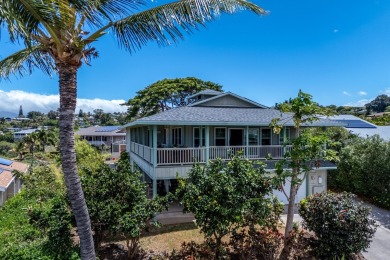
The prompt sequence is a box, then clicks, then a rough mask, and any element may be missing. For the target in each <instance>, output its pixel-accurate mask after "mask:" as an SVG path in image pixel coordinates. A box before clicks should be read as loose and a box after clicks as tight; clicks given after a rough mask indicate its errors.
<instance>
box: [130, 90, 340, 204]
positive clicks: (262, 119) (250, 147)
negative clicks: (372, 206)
mask: <svg viewBox="0 0 390 260" xmlns="http://www.w3.org/2000/svg"><path fill="white" fill-rule="evenodd" d="M190 98H191V99H192V100H193V101H194V102H193V103H191V104H190V105H188V106H185V107H178V108H174V109H170V110H167V111H164V112H161V113H158V114H155V115H152V116H148V117H144V118H140V119H138V120H135V121H133V122H131V123H129V124H127V125H125V126H124V127H123V128H124V129H126V144H127V147H126V150H127V151H128V152H129V154H130V162H131V164H132V165H136V166H137V167H138V168H139V169H141V170H142V172H143V173H144V178H145V179H146V180H147V181H149V182H151V183H152V191H153V195H156V194H157V185H158V182H159V183H164V184H165V189H166V190H168V188H169V185H170V183H171V181H172V180H175V179H176V178H177V176H179V177H186V176H187V173H188V171H189V170H190V169H191V167H192V165H193V163H194V162H195V161H196V162H199V163H201V164H208V163H209V161H210V160H213V159H216V158H222V159H224V160H228V159H229V155H230V154H231V153H232V152H233V153H235V152H237V151H242V152H243V153H244V156H245V157H246V158H249V159H253V160H265V159H266V158H267V157H268V155H271V156H272V158H273V160H272V161H267V163H268V165H267V169H268V170H269V171H272V170H273V169H274V163H275V160H278V159H281V158H282V157H283V155H284V153H285V152H286V150H289V149H291V146H284V145H283V140H284V139H285V138H286V140H288V139H290V138H294V137H295V136H296V132H295V129H294V127H293V125H294V124H293V121H292V120H290V116H291V114H290V113H281V112H280V111H278V110H275V109H271V108H268V107H266V106H264V105H261V104H259V103H257V102H254V101H252V100H249V99H247V98H244V97H241V96H239V95H237V94H234V93H231V92H226V93H222V92H218V91H214V90H206V91H201V92H199V93H197V94H195V95H193V96H191V97H190ZM281 116H282V118H284V119H286V120H287V123H286V124H285V126H284V128H283V130H282V132H281V134H275V133H274V132H273V131H272V129H271V128H270V127H269V125H270V123H271V120H272V119H273V118H277V117H281ZM336 125H340V124H339V123H337V122H335V121H332V120H328V119H321V120H320V121H316V122H313V123H312V124H311V125H310V126H313V127H316V126H318V127H323V126H336ZM331 168H332V169H334V168H335V165H333V164H326V165H320V167H319V168H318V169H313V171H312V172H311V173H310V175H309V176H307V178H306V179H305V181H304V183H303V184H302V186H301V189H300V190H299V192H298V196H297V201H299V200H300V199H302V198H303V197H305V196H306V195H309V194H312V193H316V192H320V191H323V190H326V175H327V170H328V169H331ZM275 194H276V195H277V196H278V197H279V199H280V200H281V201H283V202H284V203H286V202H287V200H286V199H285V198H284V196H283V195H282V194H281V193H280V192H278V191H275Z"/></svg>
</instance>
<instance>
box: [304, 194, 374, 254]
mask: <svg viewBox="0 0 390 260" xmlns="http://www.w3.org/2000/svg"><path fill="white" fill-rule="evenodd" d="M353 197H354V195H352V194H349V193H340V194H336V193H321V194H315V195H313V196H310V197H307V198H306V199H303V200H302V201H301V202H300V204H299V214H300V215H301V216H302V218H303V220H304V221H303V226H304V227H305V228H307V229H309V230H311V231H314V232H315V234H316V236H317V240H315V241H314V245H313V247H314V248H315V250H314V252H316V254H317V256H318V257H320V258H321V259H324V258H325V259H327V258H337V257H342V256H343V255H345V256H348V255H350V254H352V253H359V252H361V251H362V250H364V249H366V248H368V247H369V245H370V242H371V240H372V237H373V235H374V233H375V231H376V224H375V221H374V220H373V219H371V218H370V212H371V209H370V208H368V207H364V206H363V205H361V204H356V203H355V202H354V200H353Z"/></svg>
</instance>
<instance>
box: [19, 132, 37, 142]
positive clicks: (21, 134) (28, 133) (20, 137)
mask: <svg viewBox="0 0 390 260" xmlns="http://www.w3.org/2000/svg"><path fill="white" fill-rule="evenodd" d="M37 130H38V129H26V130H20V131H17V132H14V141H15V142H17V141H20V140H21V139H23V138H24V137H26V136H28V135H30V134H32V133H34V132H35V131H37Z"/></svg>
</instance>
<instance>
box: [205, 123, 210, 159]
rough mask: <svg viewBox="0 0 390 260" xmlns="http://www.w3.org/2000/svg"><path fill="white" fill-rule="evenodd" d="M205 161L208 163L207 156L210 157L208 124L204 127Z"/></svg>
mask: <svg viewBox="0 0 390 260" xmlns="http://www.w3.org/2000/svg"><path fill="white" fill-rule="evenodd" d="M205 135H206V136H205V138H206V140H205V146H206V148H205V161H206V164H209V158H210V127H209V126H206V129H205Z"/></svg>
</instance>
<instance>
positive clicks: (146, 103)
mask: <svg viewBox="0 0 390 260" xmlns="http://www.w3.org/2000/svg"><path fill="white" fill-rule="evenodd" d="M205 89H213V90H217V91H221V89H222V86H221V85H219V84H216V83H213V82H210V81H203V80H200V79H197V78H193V77H188V78H176V79H163V80H159V81H157V82H155V83H153V84H152V85H149V86H147V87H146V88H145V89H143V90H140V91H138V92H137V95H136V96H135V97H134V98H132V99H130V100H129V101H127V103H125V104H124V105H127V106H129V110H128V113H129V115H128V116H129V119H134V118H138V117H144V116H150V115H153V114H156V113H157V112H160V111H165V110H168V109H171V108H174V107H180V106H186V105H188V104H189V103H190V102H191V100H189V99H188V97H189V96H191V95H193V94H195V93H196V92H199V91H201V90H205Z"/></svg>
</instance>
